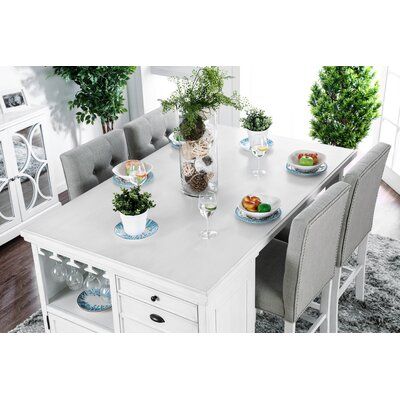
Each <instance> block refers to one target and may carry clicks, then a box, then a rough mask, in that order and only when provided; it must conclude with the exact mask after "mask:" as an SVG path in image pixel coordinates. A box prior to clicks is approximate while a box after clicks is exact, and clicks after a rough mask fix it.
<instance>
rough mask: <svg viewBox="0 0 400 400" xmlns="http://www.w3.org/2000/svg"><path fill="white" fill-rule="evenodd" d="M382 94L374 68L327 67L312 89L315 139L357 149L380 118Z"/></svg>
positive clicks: (310, 102) (312, 132) (312, 133)
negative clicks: (380, 96)
mask: <svg viewBox="0 0 400 400" xmlns="http://www.w3.org/2000/svg"><path fill="white" fill-rule="evenodd" d="M378 91H379V86H378V82H377V81H375V72H374V71H373V69H372V68H371V67H346V66H339V67H323V68H322V70H321V71H320V73H319V81H318V82H316V83H314V85H313V86H312V88H311V96H310V100H309V104H310V106H311V114H312V116H313V118H312V120H311V131H310V135H311V137H312V138H314V139H319V140H320V141H321V142H322V143H325V144H330V145H333V146H341V147H346V148H350V149H355V148H356V147H357V145H358V143H359V142H360V141H361V140H362V139H363V138H364V137H365V136H367V135H368V132H369V128H370V126H371V123H372V121H373V120H374V119H375V118H377V117H378V116H379V108H380V106H381V104H380V102H379V100H378Z"/></svg>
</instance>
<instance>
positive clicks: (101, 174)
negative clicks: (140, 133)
mask: <svg viewBox="0 0 400 400" xmlns="http://www.w3.org/2000/svg"><path fill="white" fill-rule="evenodd" d="M60 159H61V163H62V166H63V169H64V175H65V180H66V182H67V186H68V192H69V197H70V199H71V200H72V199H74V198H75V197H78V196H79V195H81V194H82V193H85V192H86V191H88V190H90V189H92V188H93V187H95V186H97V185H98V184H99V183H102V182H103V181H105V180H107V179H108V178H110V177H111V176H112V175H113V173H112V169H113V167H115V166H116V165H117V164H119V163H121V162H122V161H125V160H127V159H128V150H127V147H126V141H125V135H124V132H123V131H122V129H117V130H114V131H112V132H108V133H107V134H105V135H103V136H101V137H98V138H96V139H93V140H91V141H90V142H87V143H85V144H82V145H81V146H78V147H76V148H75V149H72V150H69V151H67V152H66V153H63V154H61V156H60Z"/></svg>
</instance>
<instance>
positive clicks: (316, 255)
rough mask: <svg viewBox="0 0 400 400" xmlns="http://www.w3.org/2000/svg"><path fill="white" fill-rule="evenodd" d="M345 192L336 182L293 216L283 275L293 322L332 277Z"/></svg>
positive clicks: (287, 309)
mask: <svg viewBox="0 0 400 400" xmlns="http://www.w3.org/2000/svg"><path fill="white" fill-rule="evenodd" d="M349 191H350V186H349V185H348V184H347V183H344V182H338V183H336V184H334V185H332V186H331V187H330V188H329V189H328V190H326V191H325V192H324V193H322V194H321V195H319V196H318V197H317V198H316V199H315V200H314V202H313V203H311V204H310V205H309V206H308V207H307V208H306V209H304V210H303V211H302V212H301V213H299V214H298V215H297V216H296V217H295V218H294V219H293V222H292V226H291V229H290V234H289V243H288V248H287V253H286V262H285V274H284V278H283V304H284V309H285V319H286V320H288V321H291V322H293V321H296V320H297V318H298V317H299V316H300V315H301V314H302V313H303V312H304V310H305V309H306V308H307V306H308V305H309V304H310V302H311V301H312V300H313V299H314V298H315V297H316V296H317V295H318V294H320V293H321V291H322V289H323V288H324V287H325V286H326V285H327V284H328V283H329V281H330V280H331V279H332V278H333V275H334V272H335V266H336V262H337V256H338V249H339V241H340V237H341V233H342V232H341V231H342V226H343V218H344V215H345V210H346V204H347V200H348V195H349Z"/></svg>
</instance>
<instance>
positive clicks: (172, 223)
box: [23, 126, 355, 294]
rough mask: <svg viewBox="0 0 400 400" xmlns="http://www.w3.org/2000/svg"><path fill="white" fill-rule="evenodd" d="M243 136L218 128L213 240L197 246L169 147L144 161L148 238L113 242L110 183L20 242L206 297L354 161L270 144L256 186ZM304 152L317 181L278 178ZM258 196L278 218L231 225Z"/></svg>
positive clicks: (193, 214) (298, 144)
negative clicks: (65, 249)
mask: <svg viewBox="0 0 400 400" xmlns="http://www.w3.org/2000/svg"><path fill="white" fill-rule="evenodd" d="M245 136H246V133H245V131H244V130H243V129H240V128H232V127H227V126H219V128H218V146H219V147H218V153H219V157H218V162H219V166H218V173H219V177H218V181H219V187H218V208H217V211H216V212H215V213H214V214H213V216H212V217H211V220H210V225H211V228H212V229H215V230H217V231H218V236H217V237H216V238H214V239H211V240H204V239H201V238H200V236H199V232H200V230H202V229H204V228H205V220H204V218H202V217H201V216H200V213H199V211H198V208H197V198H191V197H188V196H185V195H184V194H183V193H182V192H181V191H180V176H179V162H178V160H179V151H178V150H176V149H174V148H173V147H172V146H171V145H167V146H165V147H163V148H162V149H160V150H158V151H156V152H155V153H153V154H151V155H150V156H148V157H147V158H146V161H147V162H150V163H152V164H153V172H154V179H153V181H152V182H150V183H149V184H146V185H144V186H143V190H144V191H148V192H151V193H152V195H153V198H154V200H155V202H156V204H157V206H156V207H155V208H153V209H151V210H150V211H149V217H150V218H152V219H154V220H155V221H156V222H157V223H158V224H159V230H158V232H157V233H156V234H155V235H154V236H152V237H149V238H147V239H144V240H140V241H128V240H124V239H121V238H119V237H117V236H116V235H115V234H114V226H115V225H116V224H117V223H118V222H119V221H120V219H119V215H118V213H116V212H114V211H113V209H112V203H111V200H112V197H113V193H115V192H118V190H119V189H118V187H117V186H115V184H114V183H113V182H112V180H111V179H109V180H107V181H105V182H103V183H102V184H100V185H98V186H97V187H95V188H93V189H92V190H90V191H88V192H86V193H84V194H83V195H81V196H80V197H78V198H76V199H74V200H73V201H71V202H69V203H67V204H66V205H64V206H62V207H58V208H56V209H53V210H50V211H49V212H47V213H46V214H45V215H43V216H40V217H38V218H37V219H36V220H35V221H34V222H33V223H32V224H31V225H29V226H28V227H27V228H26V229H24V231H23V236H28V238H29V240H32V241H34V238H35V237H38V238H40V237H41V238H46V239H48V240H51V241H55V242H58V243H62V244H63V245H66V246H69V247H71V249H74V248H75V249H76V248H78V249H80V250H81V251H85V252H88V253H90V254H91V255H95V256H99V257H101V258H102V259H103V260H104V259H105V260H107V261H108V260H110V262H113V261H114V262H117V263H122V264H124V266H125V267H126V266H128V267H129V268H135V269H140V270H143V271H144V272H146V273H150V274H154V275H156V276H159V277H161V278H163V279H166V280H167V281H172V282H174V283H178V284H179V285H181V286H183V287H186V288H188V289H191V290H194V291H196V292H199V293H203V294H206V293H208V292H209V291H210V290H211V289H212V288H213V287H215V286H216V285H217V284H218V283H219V282H220V281H221V280H222V279H223V278H224V277H225V276H226V275H227V274H228V273H229V272H230V271H231V270H232V268H234V266H235V265H237V264H238V263H239V262H240V261H241V260H243V259H245V257H246V255H249V254H252V253H253V252H257V251H259V250H260V249H262V247H264V246H265V245H266V244H267V243H268V242H269V241H270V240H271V238H272V237H273V236H274V235H275V234H276V233H277V232H278V231H279V230H280V229H281V228H282V227H283V225H284V224H285V221H287V219H288V218H289V216H290V215H293V214H294V213H296V210H297V209H298V208H299V206H300V205H301V204H303V203H304V202H305V201H307V199H309V198H310V197H311V196H312V195H314V194H315V193H316V191H318V190H319V189H320V188H322V187H324V184H325V183H326V182H327V181H329V179H331V178H332V176H333V175H335V174H337V173H338V172H340V171H341V170H342V169H343V168H344V167H345V166H346V165H347V164H348V163H349V162H350V161H351V159H352V158H353V157H354V156H355V152H354V151H352V150H348V149H344V148H339V147H333V146H327V145H322V144H318V143H312V144H310V143H305V142H303V141H298V140H294V139H291V138H285V137H279V136H271V138H272V139H273V141H274V145H273V147H272V148H271V149H270V151H269V152H268V153H267V155H266V156H265V157H264V158H263V159H262V160H261V165H262V167H263V168H264V169H265V170H266V174H265V175H264V176H263V177H261V178H257V177H254V176H253V175H252V174H251V167H252V166H255V165H256V164H255V163H256V160H255V158H254V157H253V156H252V154H251V153H250V152H246V151H245V150H243V149H241V148H240V146H239V141H240V139H242V138H243V137H245ZM304 148H306V149H308V148H311V149H312V150H315V151H317V152H322V153H325V155H326V162H327V164H328V169H327V171H326V172H325V173H323V174H321V175H319V176H313V177H302V176H295V175H292V174H290V173H288V172H287V171H286V168H285V165H286V161H287V158H288V155H289V154H290V153H291V152H293V151H295V150H298V149H304ZM260 192H261V193H264V194H270V195H273V196H277V197H279V198H280V199H281V209H282V216H281V218H280V219H278V220H276V221H274V222H271V223H268V224H265V225H250V224H246V223H244V222H241V221H239V220H237V219H236V218H235V214H234V211H235V208H236V206H237V205H238V204H239V202H240V201H241V199H242V197H243V196H245V195H247V194H252V193H260ZM32 238H33V239H32Z"/></svg>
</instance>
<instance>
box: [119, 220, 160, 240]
mask: <svg viewBox="0 0 400 400" xmlns="http://www.w3.org/2000/svg"><path fill="white" fill-rule="evenodd" d="M157 231H158V224H157V222H156V221H153V220H152V219H150V218H148V219H147V223H146V229H145V231H144V232H143V233H141V234H140V235H136V236H131V235H128V234H127V233H126V232H125V231H124V226H123V225H122V222H120V223H118V224H117V225H115V228H114V232H115V234H116V235H117V236H119V237H120V238H122V239H125V240H141V239H145V238H147V237H149V236H153V235H154V234H155V233H156V232H157Z"/></svg>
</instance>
